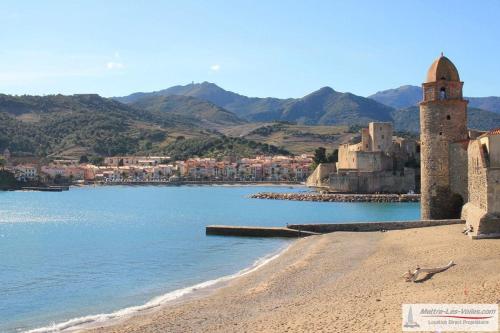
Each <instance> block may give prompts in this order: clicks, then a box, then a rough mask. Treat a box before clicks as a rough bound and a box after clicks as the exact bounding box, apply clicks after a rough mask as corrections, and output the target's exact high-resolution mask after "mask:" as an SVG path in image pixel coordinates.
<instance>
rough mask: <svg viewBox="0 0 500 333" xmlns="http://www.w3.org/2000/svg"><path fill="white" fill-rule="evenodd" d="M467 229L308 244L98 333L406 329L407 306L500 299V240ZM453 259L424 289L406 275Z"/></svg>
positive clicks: (315, 239)
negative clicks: (474, 235)
mask: <svg viewBox="0 0 500 333" xmlns="http://www.w3.org/2000/svg"><path fill="white" fill-rule="evenodd" d="M462 228H463V226H462V225H449V226H439V227H429V228H422V229H408V230H398V231H389V232H385V233H381V232H370V233H353V232H337V233H333V234H327V235H321V236H312V237H308V238H305V239H300V240H298V241H296V242H295V243H294V244H293V245H292V246H291V247H290V248H289V249H288V250H287V251H286V252H285V253H284V254H282V255H281V256H280V257H278V258H277V259H276V260H274V261H271V262H270V263H268V264H267V265H265V266H263V267H261V268H260V269H258V270H257V271H255V272H253V273H250V274H248V275H246V276H242V277H240V278H237V279H235V280H233V281H231V282H230V283H228V284H227V285H226V286H224V287H222V288H219V289H217V290H215V291H213V292H211V293H209V294H208V295H205V296H203V297H199V298H191V299H188V300H185V301H183V302H181V303H178V304H173V305H167V306H165V307H163V308H161V309H158V310H155V311H153V312H150V313H146V314H139V315H136V316H134V317H132V318H128V319H125V320H123V321H122V322H119V323H115V324H113V326H107V327H98V328H94V329H92V330H89V332H120V333H121V332H158V333H159V332H399V331H401V304H402V303H498V302H500V239H490V240H476V241H472V240H471V239H469V238H468V237H467V236H464V235H462V234H461V231H462ZM450 260H453V261H455V263H456V266H453V267H451V268H450V269H449V270H447V271H445V272H441V273H438V274H435V275H433V276H430V277H427V278H426V277H425V275H422V276H419V278H423V279H422V280H421V281H420V282H419V283H408V282H405V281H404V279H403V278H402V277H401V275H402V274H403V273H404V272H405V271H406V270H408V269H409V268H412V269H414V268H415V267H416V266H417V265H421V266H422V267H424V266H425V267H437V266H443V265H445V264H447V263H448V262H449V261H450Z"/></svg>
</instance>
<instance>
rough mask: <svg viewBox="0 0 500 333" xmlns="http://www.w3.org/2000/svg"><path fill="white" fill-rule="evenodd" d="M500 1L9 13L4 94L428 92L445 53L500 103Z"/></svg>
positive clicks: (471, 87) (114, 6)
mask: <svg viewBox="0 0 500 333" xmlns="http://www.w3.org/2000/svg"><path fill="white" fill-rule="evenodd" d="M499 16H500V1H493V0H491V1H489V0H483V1H465V0H455V1H451V0H440V1H436V0H434V1H383V0H379V1H333V0H330V1H316V0H309V1H305V0H304V1H292V0H290V1H284V0H283V1H278V0H276V1H269V0H267V1H264V0H262V1H260V0H254V1H239V0H231V1H218V0H210V1H191V0H179V1H126V0H121V1H111V0H108V1H93V0H87V1H73V0H71V1H70V0H66V1H50V0H46V1H29V0H23V1H11V0H4V1H2V2H1V3H0V40H1V47H0V93H5V94H17V95H22V94H36V95H46V94H56V93H62V94H75V93H98V94H100V95H102V96H107V97H109V96H124V95H128V94H130V93H133V92H138V91H155V90H160V89H165V88H168V87H170V86H173V85H179V84H182V85H184V84H188V83H191V82H203V81H209V82H214V83H216V84H217V85H219V86H221V87H222V88H224V89H226V90H231V91H234V92H237V93H240V94H243V95H247V96H256V97H268V96H272V97H280V98H286V97H302V96H304V95H306V94H308V93H310V92H312V91H315V90H317V89H319V88H321V87H324V86H330V87H332V88H333V89H335V90H337V91H342V92H347V91H348V92H352V93H354V94H357V95H361V96H367V95H370V94H373V93H375V92H377V91H380V90H385V89H390V88H396V87H399V86H401V85H405V84H413V85H420V84H421V83H422V82H423V81H424V79H425V75H426V72H427V69H428V67H429V66H430V64H431V63H432V62H433V60H434V59H435V58H437V57H438V56H439V54H440V53H441V52H444V54H445V55H446V56H447V57H449V58H450V59H451V60H452V61H453V62H454V63H455V65H456V66H457V68H458V70H459V72H460V77H461V79H462V80H463V81H464V82H465V85H464V94H465V95H466V96H491V95H494V96H500V58H499V54H500V43H499V38H500V20H499V19H498V17H499Z"/></svg>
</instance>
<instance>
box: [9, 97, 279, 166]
mask: <svg viewBox="0 0 500 333" xmlns="http://www.w3.org/2000/svg"><path fill="white" fill-rule="evenodd" d="M181 99H182V98H180V99H177V98H176V99H174V102H172V103H173V104H174V105H175V108H174V109H175V110H178V111H179V113H176V112H165V110H162V109H155V108H151V109H148V108H140V107H133V106H131V105H125V104H123V103H120V102H117V101H115V100H112V99H108V98H103V97H100V96H98V95H72V96H64V95H51V96H10V95H0V151H3V150H4V149H5V148H9V150H10V151H11V152H13V153H14V154H16V155H35V156H66V157H79V156H82V155H91V156H94V155H95V156H112V155H119V154H147V153H163V154H167V155H169V154H171V153H172V154H177V153H178V149H179V147H184V146H186V145H188V146H189V147H190V151H192V152H196V153H198V154H201V155H204V154H212V155H214V154H217V151H218V149H222V150H223V151H224V152H227V151H231V149H233V150H232V153H233V154H234V155H238V154H246V155H249V154H251V153H262V152H266V151H269V152H271V151H279V148H277V147H273V146H269V145H264V146H262V145H260V144H259V143H256V142H252V141H249V140H242V141H241V142H240V141H238V142H235V143H232V142H230V139H228V138H226V137H225V136H224V135H222V134H221V133H219V132H217V131H215V130H213V129H210V128H209V127H207V123H209V124H211V125H213V124H214V123H210V121H209V120H205V119H204V117H202V116H199V115H198V113H197V112H196V106H199V105H200V103H202V104H203V103H205V102H199V101H197V100H195V101H191V100H190V99H189V98H188V101H184V102H186V103H187V102H189V103H193V104H189V103H188V104H187V106H183V103H184V102H183V101H181ZM205 104H206V103H205ZM203 105H204V104H203ZM183 108H186V109H189V110H191V111H190V112H191V113H189V112H184V111H183ZM205 108H207V110H205ZM202 109H203V112H206V113H207V118H210V117H212V120H213V121H220V122H221V123H222V122H231V123H233V121H234V122H236V123H238V124H240V123H241V120H239V119H237V118H235V116H234V115H233V114H231V113H230V112H228V111H225V110H220V109H219V108H218V107H215V106H213V105H212V106H211V107H210V108H209V107H208V106H205V105H204V106H203V107H202ZM183 113H184V114H183ZM197 140H198V141H197ZM200 140H201V141H200ZM207 140H211V141H210V142H212V143H213V144H212V145H208V146H207V145H205V144H201V143H200V142H204V141H207ZM231 147H232V148H231Z"/></svg>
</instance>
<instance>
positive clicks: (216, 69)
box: [210, 64, 220, 72]
mask: <svg viewBox="0 0 500 333" xmlns="http://www.w3.org/2000/svg"><path fill="white" fill-rule="evenodd" d="M210 70H212V71H214V72H218V71H219V70H220V65H219V64H214V65H212V66H210Z"/></svg>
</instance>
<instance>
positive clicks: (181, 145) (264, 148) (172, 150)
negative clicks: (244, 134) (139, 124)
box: [164, 136, 290, 160]
mask: <svg viewBox="0 0 500 333" xmlns="http://www.w3.org/2000/svg"><path fill="white" fill-rule="evenodd" d="M164 152H165V153H166V154H167V155H169V156H170V157H172V158H174V159H176V160H184V159H186V158H189V157H192V156H198V157H213V158H217V159H221V158H224V157H227V156H231V157H236V158H239V157H252V156H255V155H256V154H267V155H269V154H270V155H273V154H281V155H290V152H288V151H287V150H285V149H282V148H278V147H276V146H273V145H268V144H266V143H260V142H255V141H252V140H247V139H244V138H230V137H227V136H220V137H212V138H195V139H185V140H177V141H175V142H172V143H170V144H169V145H167V146H166V147H165V150H164Z"/></svg>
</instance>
